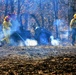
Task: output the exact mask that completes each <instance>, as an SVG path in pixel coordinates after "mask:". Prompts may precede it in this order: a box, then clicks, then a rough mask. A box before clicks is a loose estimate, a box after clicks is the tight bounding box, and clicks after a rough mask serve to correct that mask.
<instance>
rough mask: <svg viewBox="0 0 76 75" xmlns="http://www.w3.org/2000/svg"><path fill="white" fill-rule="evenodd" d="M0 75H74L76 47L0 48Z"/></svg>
mask: <svg viewBox="0 0 76 75" xmlns="http://www.w3.org/2000/svg"><path fill="white" fill-rule="evenodd" d="M0 75H76V46H59V47H58V46H35V47H14V46H12V47H10V46H3V47H0Z"/></svg>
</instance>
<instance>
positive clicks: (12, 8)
mask: <svg viewBox="0 0 76 75" xmlns="http://www.w3.org/2000/svg"><path fill="white" fill-rule="evenodd" d="M10 5H11V13H13V12H14V0H10Z"/></svg>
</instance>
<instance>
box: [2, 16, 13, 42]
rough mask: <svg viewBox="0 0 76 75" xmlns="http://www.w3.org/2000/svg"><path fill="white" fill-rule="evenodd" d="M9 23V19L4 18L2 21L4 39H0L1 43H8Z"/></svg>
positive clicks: (7, 17)
mask: <svg viewBox="0 0 76 75" xmlns="http://www.w3.org/2000/svg"><path fill="white" fill-rule="evenodd" d="M11 25H12V24H11V22H10V17H9V16H6V17H5V18H4V21H3V34H4V38H3V39H2V41H6V43H10V40H9V38H10V32H11V28H10V27H11Z"/></svg>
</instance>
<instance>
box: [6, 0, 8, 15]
mask: <svg viewBox="0 0 76 75" xmlns="http://www.w3.org/2000/svg"><path fill="white" fill-rule="evenodd" d="M7 11H8V0H6V3H5V16H6V15H7Z"/></svg>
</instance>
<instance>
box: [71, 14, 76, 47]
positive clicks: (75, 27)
mask: <svg viewBox="0 0 76 75" xmlns="http://www.w3.org/2000/svg"><path fill="white" fill-rule="evenodd" d="M70 28H71V30H72V45H73V46H74V45H75V37H76V14H74V16H73V19H72V20H71V22H70Z"/></svg>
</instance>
